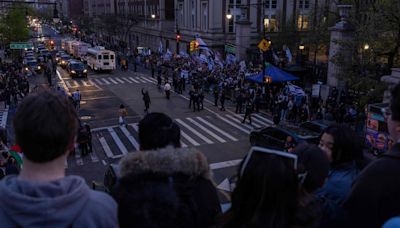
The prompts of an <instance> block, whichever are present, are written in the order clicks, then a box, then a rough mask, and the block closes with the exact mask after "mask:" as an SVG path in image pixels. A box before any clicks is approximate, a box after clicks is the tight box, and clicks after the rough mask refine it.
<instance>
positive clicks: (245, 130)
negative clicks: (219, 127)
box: [216, 115, 250, 134]
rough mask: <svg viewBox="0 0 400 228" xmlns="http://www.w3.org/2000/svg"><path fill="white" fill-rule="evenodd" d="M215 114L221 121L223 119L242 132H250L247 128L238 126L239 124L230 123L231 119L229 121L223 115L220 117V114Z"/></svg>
mask: <svg viewBox="0 0 400 228" xmlns="http://www.w3.org/2000/svg"><path fill="white" fill-rule="evenodd" d="M216 116H217V117H218V118H219V119H220V120H222V121H224V122H225V123H227V124H229V125H231V126H232V127H235V128H237V129H239V130H241V131H243V132H244V133H246V134H250V131H249V130H247V129H244V128H243V127H241V126H239V125H236V124H235V123H232V121H229V120H227V119H225V118H224V117H222V116H220V115H216Z"/></svg>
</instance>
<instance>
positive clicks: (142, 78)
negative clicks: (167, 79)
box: [141, 77, 153, 83]
mask: <svg viewBox="0 0 400 228" xmlns="http://www.w3.org/2000/svg"><path fill="white" fill-rule="evenodd" d="M141 79H143V80H145V81H148V82H151V83H153V81H151V80H149V79H147V78H145V77H141Z"/></svg>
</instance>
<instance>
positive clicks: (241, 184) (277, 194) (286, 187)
mask: <svg viewBox="0 0 400 228" xmlns="http://www.w3.org/2000/svg"><path fill="white" fill-rule="evenodd" d="M293 162H294V161H293V160H291V159H288V158H284V157H281V156H277V155H271V154H266V153H262V152H255V153H253V154H252V157H251V158H250V160H249V162H248V163H247V167H246V168H245V171H244V173H243V175H242V176H239V179H238V183H237V186H236V188H235V190H234V192H233V194H232V207H231V209H230V211H229V212H228V214H227V220H228V221H227V223H226V225H225V227H229V228H230V227H274V228H280V227H282V228H283V227H288V226H290V225H291V224H292V222H293V219H294V214H295V212H296V207H297V196H298V180H297V177H296V173H295V170H294V163H293ZM242 165H243V164H242ZM242 165H241V166H242ZM241 166H240V169H239V170H241Z"/></svg>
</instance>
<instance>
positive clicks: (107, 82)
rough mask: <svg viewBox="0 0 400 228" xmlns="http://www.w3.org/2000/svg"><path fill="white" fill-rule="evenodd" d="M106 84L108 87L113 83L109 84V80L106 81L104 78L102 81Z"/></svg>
mask: <svg viewBox="0 0 400 228" xmlns="http://www.w3.org/2000/svg"><path fill="white" fill-rule="evenodd" d="M101 80H102V81H103V82H104V83H106V84H107V85H110V84H111V83H110V82H109V81H107V79H105V78H102V79H101Z"/></svg>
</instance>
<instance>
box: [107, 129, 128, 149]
mask: <svg viewBox="0 0 400 228" xmlns="http://www.w3.org/2000/svg"><path fill="white" fill-rule="evenodd" d="M107 130H108V132H109V133H110V135H111V137H112V138H113V139H114V141H115V143H116V144H117V146H118V148H119V150H120V151H121V152H122V153H123V154H127V153H128V150H127V149H126V147H125V146H124V144H123V143H122V142H121V139H119V137H118V135H117V133H116V132H115V131H114V129H113V128H111V127H109V128H107Z"/></svg>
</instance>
